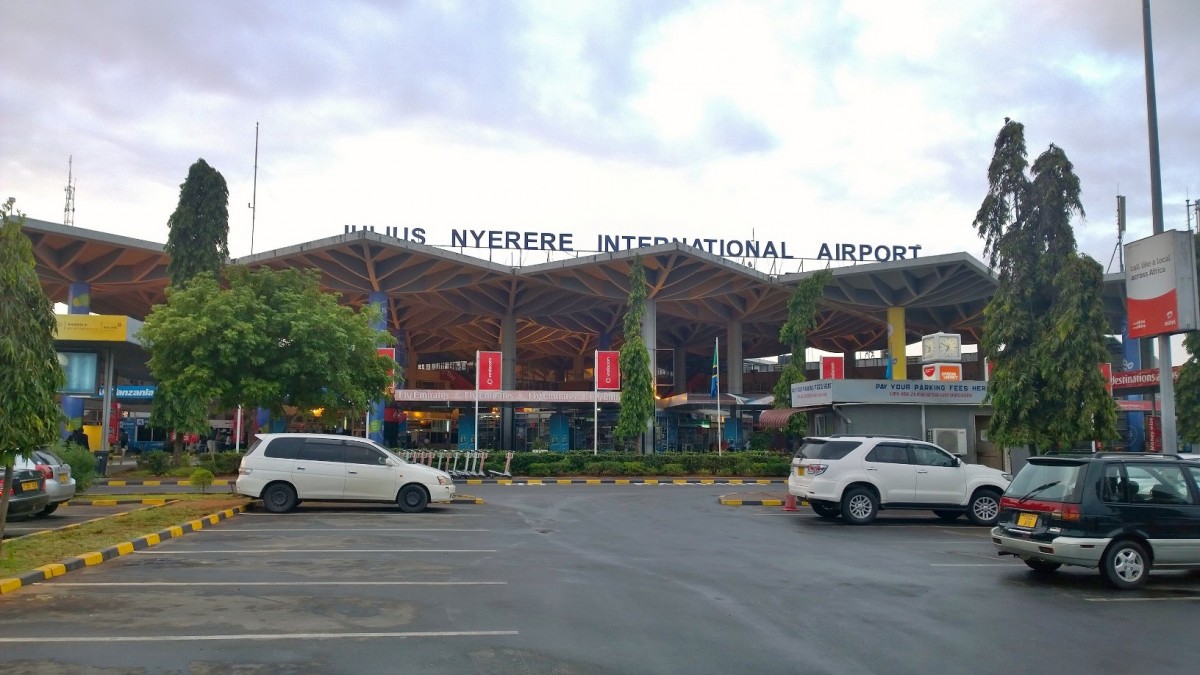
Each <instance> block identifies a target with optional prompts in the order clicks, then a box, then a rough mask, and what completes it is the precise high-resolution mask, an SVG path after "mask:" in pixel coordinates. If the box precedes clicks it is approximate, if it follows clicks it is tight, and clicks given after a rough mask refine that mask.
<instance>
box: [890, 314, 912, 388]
mask: <svg viewBox="0 0 1200 675" xmlns="http://www.w3.org/2000/svg"><path fill="white" fill-rule="evenodd" d="M887 324H888V338H887V339H888V351H887V356H888V368H887V372H888V373H889V375H888V379H890V380H907V379H908V354H907V350H908V345H906V344H905V341H904V336H905V332H904V308H903V307H888V308H887Z"/></svg>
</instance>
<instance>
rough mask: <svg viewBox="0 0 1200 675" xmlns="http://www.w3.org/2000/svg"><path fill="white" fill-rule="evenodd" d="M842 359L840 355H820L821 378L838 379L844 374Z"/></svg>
mask: <svg viewBox="0 0 1200 675" xmlns="http://www.w3.org/2000/svg"><path fill="white" fill-rule="evenodd" d="M843 365H844V362H843V359H842V357H840V356H822V357H821V379H822V380H840V379H842V378H843V377H844V376H845V375H844V370H843Z"/></svg>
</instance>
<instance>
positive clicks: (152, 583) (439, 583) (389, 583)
mask: <svg viewBox="0 0 1200 675" xmlns="http://www.w3.org/2000/svg"><path fill="white" fill-rule="evenodd" d="M507 584H508V582H507V581H307V580H306V581H305V582H304V586H305V587H309V586H505V585H507ZM54 585H55V586H72V587H87V586H106V587H107V586H114V587H119V586H295V585H296V582H294V581H88V582H80V581H60V582H55V584H54Z"/></svg>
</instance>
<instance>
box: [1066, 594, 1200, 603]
mask: <svg viewBox="0 0 1200 675" xmlns="http://www.w3.org/2000/svg"><path fill="white" fill-rule="evenodd" d="M1083 599H1084V600H1085V601H1086V602H1200V595H1198V596H1196V597H1192V598H1180V597H1173V598H1088V597H1085V598H1083Z"/></svg>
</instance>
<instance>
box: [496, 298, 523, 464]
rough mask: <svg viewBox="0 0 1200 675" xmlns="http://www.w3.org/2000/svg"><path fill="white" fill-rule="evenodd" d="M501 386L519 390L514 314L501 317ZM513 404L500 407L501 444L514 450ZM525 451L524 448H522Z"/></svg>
mask: <svg viewBox="0 0 1200 675" xmlns="http://www.w3.org/2000/svg"><path fill="white" fill-rule="evenodd" d="M500 359H501V361H500V363H501V366H500V371H501V373H500V386H501V388H502V389H504V390H506V391H512V390H513V389H516V388H517V318H516V317H515V316H513V313H512V312H505V314H504V316H502V317H500ZM513 421H514V418H513V404H511V403H505V404H503V405H501V406H500V443H501V446H502V447H503V448H504V449H505V450H512V449H514V448H513ZM522 449H523V448H522Z"/></svg>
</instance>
